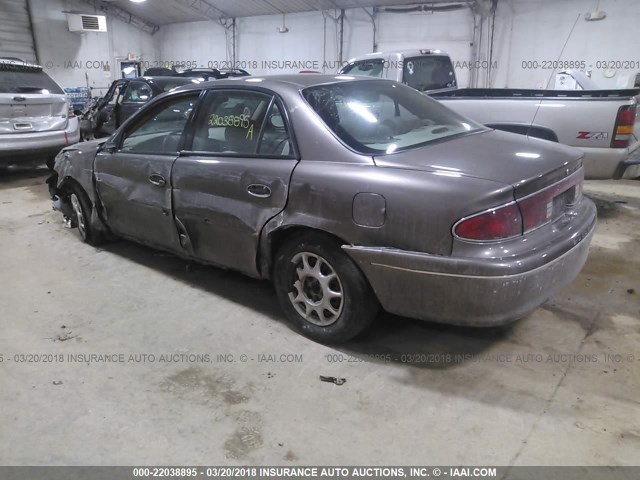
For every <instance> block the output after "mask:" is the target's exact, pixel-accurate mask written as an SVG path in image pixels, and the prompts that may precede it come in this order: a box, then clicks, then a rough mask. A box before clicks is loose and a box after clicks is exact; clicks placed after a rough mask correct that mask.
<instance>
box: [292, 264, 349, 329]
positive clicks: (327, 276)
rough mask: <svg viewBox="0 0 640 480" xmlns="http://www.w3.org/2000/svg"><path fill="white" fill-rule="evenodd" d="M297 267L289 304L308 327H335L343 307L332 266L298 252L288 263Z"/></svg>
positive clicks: (338, 283)
mask: <svg viewBox="0 0 640 480" xmlns="http://www.w3.org/2000/svg"><path fill="white" fill-rule="evenodd" d="M291 263H293V264H295V265H296V271H295V275H294V282H293V285H292V287H293V288H292V290H291V291H290V292H289V300H290V301H291V304H292V305H293V308H295V309H296V311H297V312H298V314H299V315H300V316H301V317H302V318H304V319H305V320H307V321H308V322H310V323H313V324H315V325H319V326H322V327H327V326H329V325H331V324H333V323H335V322H336V321H337V320H338V318H339V317H340V314H341V313H342V308H343V306H344V295H343V293H344V291H343V289H342V282H341V281H340V277H339V276H338V274H337V273H336V271H335V269H334V268H333V266H332V265H331V264H330V263H329V262H327V260H325V259H324V258H322V257H321V256H320V255H316V254H315V253H310V252H300V253H298V254H297V255H296V256H294V257H293V258H292V259H291Z"/></svg>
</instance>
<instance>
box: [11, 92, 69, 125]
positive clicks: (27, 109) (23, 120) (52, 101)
mask: <svg viewBox="0 0 640 480" xmlns="http://www.w3.org/2000/svg"><path fill="white" fill-rule="evenodd" d="M68 115H69V104H68V103H67V100H66V98H65V96H64V95H52V94H48V95H46V94H44V95H43V94H30V93H9V94H7V93H2V94H0V134H3V133H4V134H6V133H21V132H43V131H49V130H64V129H65V128H66V126H67V121H68Z"/></svg>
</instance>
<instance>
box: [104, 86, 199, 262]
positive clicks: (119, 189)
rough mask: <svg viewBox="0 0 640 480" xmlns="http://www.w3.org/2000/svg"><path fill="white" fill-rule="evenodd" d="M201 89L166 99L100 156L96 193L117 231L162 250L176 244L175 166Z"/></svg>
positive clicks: (108, 221)
mask: <svg viewBox="0 0 640 480" xmlns="http://www.w3.org/2000/svg"><path fill="white" fill-rule="evenodd" d="M199 93H200V92H198V91H196V92H189V93H185V94H180V95H174V96H171V97H169V98H167V99H165V101H163V102H161V103H159V104H158V105H156V106H155V107H153V108H151V110H150V111H148V112H147V114H146V115H143V116H142V117H141V118H140V119H139V121H137V122H135V123H133V124H132V125H131V127H130V128H127V129H126V130H125V131H123V132H121V133H119V134H118V136H117V137H116V139H114V150H113V151H112V152H110V151H108V150H107V149H105V150H103V151H101V152H99V153H98V154H97V155H96V160H95V164H94V174H95V179H96V191H97V193H98V196H99V198H100V201H101V203H102V206H103V216H104V219H105V221H106V223H107V225H108V226H109V228H111V229H112V230H113V231H114V233H117V234H119V235H122V236H125V237H129V238H133V239H135V240H138V241H140V242H143V243H147V244H149V245H153V246H155V247H158V248H162V249H170V250H172V249H176V248H177V246H178V235H177V231H176V226H175V223H174V221H173V216H172V213H171V168H172V166H173V163H174V162H175V160H176V158H177V157H178V152H179V151H180V147H181V143H182V141H183V134H184V131H185V126H186V124H187V121H188V119H189V116H190V115H191V112H192V111H193V109H194V107H195V104H196V102H197V101H198V95H199ZM107 145H108V144H107Z"/></svg>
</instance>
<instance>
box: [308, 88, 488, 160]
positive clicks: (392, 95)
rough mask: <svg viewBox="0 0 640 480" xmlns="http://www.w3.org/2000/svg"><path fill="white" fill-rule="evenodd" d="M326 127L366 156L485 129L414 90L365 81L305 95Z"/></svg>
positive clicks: (320, 89) (404, 148) (409, 147)
mask: <svg viewBox="0 0 640 480" xmlns="http://www.w3.org/2000/svg"><path fill="white" fill-rule="evenodd" d="M302 94H303V96H304V98H305V99H306V100H307V102H308V103H309V105H311V107H312V108H313V109H314V110H315V111H316V112H317V113H318V115H320V117H321V118H322V120H323V121H324V123H325V124H326V125H327V126H328V127H329V128H330V129H331V130H332V131H333V132H334V133H335V134H336V135H337V136H338V137H339V138H340V139H341V140H342V141H343V142H344V143H346V144H347V145H349V146H350V147H351V148H353V149H354V150H356V151H358V152H361V153H367V154H384V153H393V152H399V151H402V150H409V149H412V148H416V147H419V146H422V145H425V144H427V143H429V142H432V141H434V140H438V139H443V138H446V137H452V136H455V135H461V134H466V133H469V132H472V131H478V130H481V129H483V128H484V127H482V126H481V125H479V124H477V123H474V122H473V121H471V120H468V119H466V118H464V117H461V116H460V115H458V114H457V113H454V112H453V111H451V110H449V109H448V108H446V107H445V106H443V105H441V104H440V103H438V102H436V101H435V100H432V99H431V98H429V97H427V96H426V95H424V94H422V93H419V92H417V91H416V90H414V89H412V88H409V87H405V86H404V85H400V84H398V83H395V82H388V81H380V80H363V81H353V82H344V83H334V84H329V85H318V86H315V87H309V88H306V89H304V90H303V91H302Z"/></svg>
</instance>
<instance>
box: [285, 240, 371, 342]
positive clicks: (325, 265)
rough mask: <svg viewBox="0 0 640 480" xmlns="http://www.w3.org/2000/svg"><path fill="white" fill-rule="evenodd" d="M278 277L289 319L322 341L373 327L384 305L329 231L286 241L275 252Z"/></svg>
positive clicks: (337, 339)
mask: <svg viewBox="0 0 640 480" xmlns="http://www.w3.org/2000/svg"><path fill="white" fill-rule="evenodd" d="M273 277H274V283H275V288H276V293H277V295H278V300H279V302H280V305H281V306H282V308H283V309H284V311H285V313H286V315H287V317H288V319H289V320H290V321H291V322H292V323H293V324H294V326H295V327H296V328H297V329H298V330H299V331H300V332H301V333H302V334H303V335H305V336H307V337H309V338H311V339H312V340H316V341H318V342H321V343H340V342H346V341H347V340H350V339H352V338H353V337H355V336H357V335H358V334H360V333H362V332H363V331H364V330H366V329H367V327H369V325H370V324H371V322H372V321H373V319H374V318H375V316H376V314H377V312H378V310H379V308H380V305H379V303H378V300H377V298H376V296H375V294H374V293H373V291H372V290H371V287H370V286H369V283H368V282H367V279H366V278H365V277H364V275H363V274H362V272H360V270H359V269H358V267H357V266H356V265H355V264H354V262H353V261H352V260H351V259H350V258H349V257H348V256H347V254H345V253H344V252H343V251H342V250H341V249H340V245H339V244H338V243H337V242H335V241H334V240H333V239H332V238H330V237H325V236H324V235H319V234H307V235H304V236H296V237H294V238H292V239H291V240H289V241H288V242H286V243H285V244H284V245H283V246H282V247H281V248H280V250H279V251H278V254H277V256H276V259H275V262H274V275H273Z"/></svg>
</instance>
